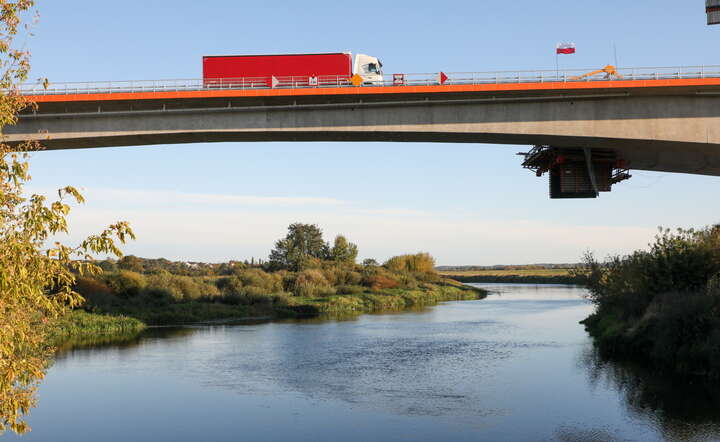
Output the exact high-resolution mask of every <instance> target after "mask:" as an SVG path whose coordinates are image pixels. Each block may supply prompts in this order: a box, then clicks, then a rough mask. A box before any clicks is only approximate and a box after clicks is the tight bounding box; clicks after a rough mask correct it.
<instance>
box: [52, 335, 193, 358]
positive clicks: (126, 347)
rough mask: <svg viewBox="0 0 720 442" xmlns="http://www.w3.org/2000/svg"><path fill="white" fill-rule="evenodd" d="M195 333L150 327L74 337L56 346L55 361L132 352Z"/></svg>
mask: <svg viewBox="0 0 720 442" xmlns="http://www.w3.org/2000/svg"><path fill="white" fill-rule="evenodd" d="M196 331H197V328H192V327H150V328H147V329H145V330H143V331H141V332H130V333H126V334H122V333H114V334H95V335H86V336H74V337H72V338H69V339H67V340H65V341H63V342H62V344H59V345H57V346H56V348H57V350H56V353H55V360H56V361H58V360H63V359H66V358H73V357H76V356H79V355H91V354H101V353H104V352H107V351H110V350H119V351H132V350H133V349H135V348H136V347H139V346H140V345H142V344H143V343H144V342H147V341H150V340H157V339H171V338H175V339H177V338H184V337H189V336H191V335H192V334H194V333H195V332H196Z"/></svg>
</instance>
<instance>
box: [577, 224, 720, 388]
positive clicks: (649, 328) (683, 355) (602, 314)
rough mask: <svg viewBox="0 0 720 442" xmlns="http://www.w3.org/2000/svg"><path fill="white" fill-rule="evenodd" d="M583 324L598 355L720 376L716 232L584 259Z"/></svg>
mask: <svg viewBox="0 0 720 442" xmlns="http://www.w3.org/2000/svg"><path fill="white" fill-rule="evenodd" d="M585 271H586V273H587V280H588V289H589V293H590V294H589V299H590V300H591V301H592V302H593V303H594V304H595V305H596V311H595V313H594V314H593V315H591V316H590V317H589V318H587V319H586V320H585V321H583V322H584V324H585V325H586V327H587V329H588V331H589V332H590V333H591V334H592V335H593V336H594V337H595V338H596V342H597V343H598V344H599V345H600V347H601V349H602V350H605V351H607V352H610V353H623V354H630V355H640V356H643V357H646V358H649V359H650V360H652V361H653V362H654V363H655V364H657V365H659V366H661V367H665V368H669V369H671V370H674V371H677V372H680V373H686V374H687V373H694V374H706V375H710V376H715V377H720V362H719V361H720V276H719V275H720V226H715V227H713V228H709V229H705V230H700V231H693V230H677V231H675V232H670V231H668V230H663V231H661V232H660V234H659V235H658V236H657V237H656V239H655V242H654V243H653V244H652V245H651V247H650V250H648V251H637V252H634V253H632V254H630V255H628V256H624V257H617V256H616V257H612V258H610V259H608V260H607V261H606V262H604V263H599V262H597V261H595V260H594V259H593V257H592V256H591V255H588V256H587V257H586V267H585Z"/></svg>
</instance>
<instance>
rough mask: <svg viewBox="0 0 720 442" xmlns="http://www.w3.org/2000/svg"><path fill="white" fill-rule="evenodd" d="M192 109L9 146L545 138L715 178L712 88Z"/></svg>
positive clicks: (40, 130)
mask: <svg viewBox="0 0 720 442" xmlns="http://www.w3.org/2000/svg"><path fill="white" fill-rule="evenodd" d="M86 105H87V104H86ZM196 106H197V103H195V104H194V107H189V108H175V109H171V110H168V108H167V107H159V108H157V109H148V110H142V111H137V110H135V111H130V110H128V111H116V112H68V113H54V114H43V113H38V114H25V115H23V116H21V118H20V121H19V123H18V124H17V125H16V126H11V127H7V128H6V134H5V135H6V137H7V141H8V142H11V143H17V142H20V141H22V140H25V139H29V138H31V139H38V140H41V141H42V142H43V144H44V145H45V146H46V148H47V149H70V148H89V147H108V146H134V145H149V144H174V143H197V142H237V141H243V142H245V141H392V142H438V143H493V144H527V145H532V144H548V145H553V146H560V147H590V148H603V149H612V150H615V151H616V152H618V155H619V156H620V157H621V158H624V159H625V160H626V161H627V163H628V166H629V167H630V168H632V169H644V170H658V171H668V172H684V173H697V174H707V175H720V95H712V94H708V95H700V94H687V95H670V96H663V95H658V96H655V95H650V96H648V95H637V96H635V95H624V94H614V95H604V96H581V97H516V98H510V99H498V98H492V97H489V98H482V99H468V100H462V99H453V100H433V101H425V100H413V101H407V100H405V101H394V102H369V103H361V102H347V103H337V104H334V103H312V104H303V103H300V104H297V103H295V104H287V103H282V104H276V105H267V104H265V103H253V104H252V105H247V106H232V107H210V108H202V107H200V108H198V107H196ZM70 111H72V109H70Z"/></svg>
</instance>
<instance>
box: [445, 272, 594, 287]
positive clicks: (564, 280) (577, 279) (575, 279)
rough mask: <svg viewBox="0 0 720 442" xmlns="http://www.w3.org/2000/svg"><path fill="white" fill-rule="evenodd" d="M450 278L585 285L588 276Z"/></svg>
mask: <svg viewBox="0 0 720 442" xmlns="http://www.w3.org/2000/svg"><path fill="white" fill-rule="evenodd" d="M450 278H452V279H454V280H455V281H458V282H462V283H505V284H576V285H583V284H585V283H586V281H587V278H586V276H585V275H582V274H573V273H572V272H571V273H569V274H567V275H468V276H463V275H452V276H450Z"/></svg>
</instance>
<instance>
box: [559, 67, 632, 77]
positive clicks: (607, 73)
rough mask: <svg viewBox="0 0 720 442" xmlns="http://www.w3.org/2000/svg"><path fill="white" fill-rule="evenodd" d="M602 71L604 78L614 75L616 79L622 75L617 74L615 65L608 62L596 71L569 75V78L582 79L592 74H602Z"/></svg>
mask: <svg viewBox="0 0 720 442" xmlns="http://www.w3.org/2000/svg"><path fill="white" fill-rule="evenodd" d="M602 73H604V74H605V79H606V80H609V79H610V78H612V77H615V78H618V79H620V78H623V76H622V75H620V74H618V71H617V68H616V67H615V66H613V65H611V64H609V65H607V66H605V67H604V68H602V69H598V70H597V71H593V72H588V73H587V74H582V75H578V76H577V77H570V79H571V80H582V79H583V78H586V77H592V76H593V75H597V74H602Z"/></svg>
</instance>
